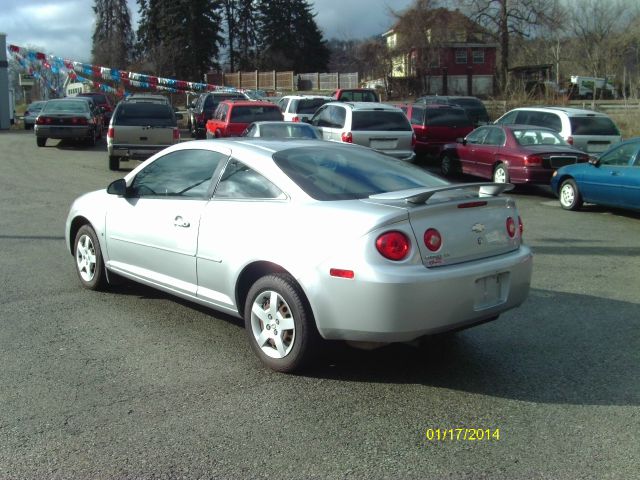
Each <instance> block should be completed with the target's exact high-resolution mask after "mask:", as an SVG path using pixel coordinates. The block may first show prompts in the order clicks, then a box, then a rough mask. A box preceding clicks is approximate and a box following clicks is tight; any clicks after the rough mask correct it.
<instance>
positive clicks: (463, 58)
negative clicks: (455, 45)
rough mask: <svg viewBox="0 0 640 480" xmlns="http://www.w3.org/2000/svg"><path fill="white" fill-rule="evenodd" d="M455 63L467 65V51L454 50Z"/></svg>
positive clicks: (461, 49)
mask: <svg viewBox="0 0 640 480" xmlns="http://www.w3.org/2000/svg"><path fill="white" fill-rule="evenodd" d="M456 63H467V51H466V50H465V49H464V48H459V49H457V50H456Z"/></svg>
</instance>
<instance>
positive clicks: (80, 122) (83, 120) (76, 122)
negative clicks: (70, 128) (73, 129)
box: [71, 117, 89, 125]
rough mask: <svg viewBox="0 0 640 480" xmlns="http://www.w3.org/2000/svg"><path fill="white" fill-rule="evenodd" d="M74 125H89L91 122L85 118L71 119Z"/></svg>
mask: <svg viewBox="0 0 640 480" xmlns="http://www.w3.org/2000/svg"><path fill="white" fill-rule="evenodd" d="M71 124H72V125H88V124H89V121H88V120H87V119H86V118H84V117H73V118H72V119H71Z"/></svg>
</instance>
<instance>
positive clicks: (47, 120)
mask: <svg viewBox="0 0 640 480" xmlns="http://www.w3.org/2000/svg"><path fill="white" fill-rule="evenodd" d="M50 124H51V117H43V116H39V117H38V118H36V125H50Z"/></svg>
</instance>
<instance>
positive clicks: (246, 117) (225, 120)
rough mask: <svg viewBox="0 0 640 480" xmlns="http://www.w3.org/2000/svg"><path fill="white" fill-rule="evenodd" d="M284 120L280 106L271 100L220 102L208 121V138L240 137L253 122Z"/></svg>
mask: <svg viewBox="0 0 640 480" xmlns="http://www.w3.org/2000/svg"><path fill="white" fill-rule="evenodd" d="M263 120H283V116H282V112H281V111H280V107H278V106H277V105H276V104H274V103H271V102H253V101H234V100H225V101H223V102H220V104H219V105H218V108H216V111H215V112H214V113H213V117H212V118H211V119H210V120H208V121H207V133H206V135H207V138H221V137H239V136H240V135H241V134H242V132H244V130H245V129H246V128H247V127H248V126H249V124H250V123H252V122H259V121H263Z"/></svg>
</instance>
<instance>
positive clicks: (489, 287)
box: [473, 272, 509, 310]
mask: <svg viewBox="0 0 640 480" xmlns="http://www.w3.org/2000/svg"><path fill="white" fill-rule="evenodd" d="M508 291H509V273H508V272H503V273H498V274H495V275H487V276H486V277H481V278H478V279H476V281H475V295H474V302H473V307H474V310H485V309H487V308H491V307H495V306H496V305H500V304H502V303H504V302H506V300H507V293H508Z"/></svg>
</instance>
